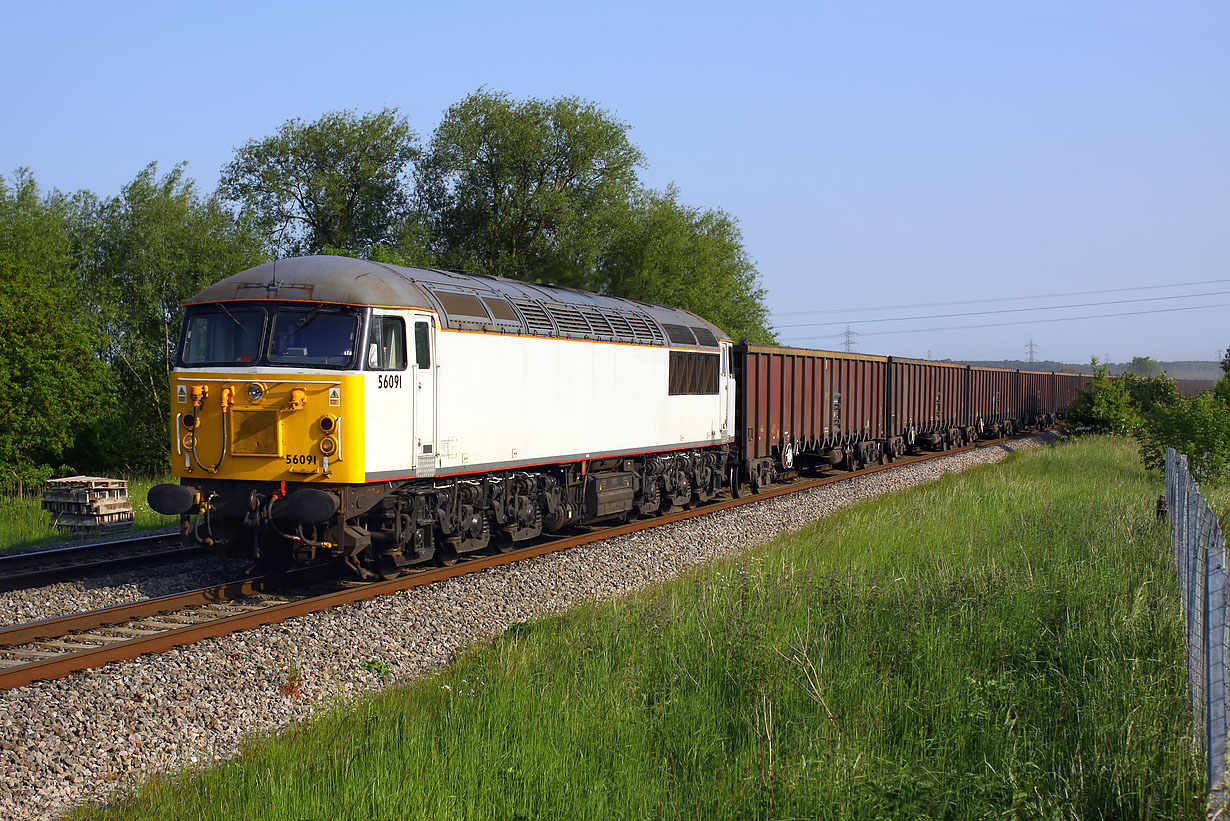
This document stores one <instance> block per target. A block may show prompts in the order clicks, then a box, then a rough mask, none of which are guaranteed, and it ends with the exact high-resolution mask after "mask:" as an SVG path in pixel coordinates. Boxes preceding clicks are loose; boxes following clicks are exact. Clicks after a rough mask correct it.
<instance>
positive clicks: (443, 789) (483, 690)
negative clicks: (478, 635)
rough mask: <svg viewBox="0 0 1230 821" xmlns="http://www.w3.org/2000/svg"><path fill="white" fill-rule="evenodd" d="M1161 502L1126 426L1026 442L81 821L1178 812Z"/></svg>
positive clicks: (1176, 687) (166, 782) (555, 621)
mask: <svg viewBox="0 0 1230 821" xmlns="http://www.w3.org/2000/svg"><path fill="white" fill-rule="evenodd" d="M1156 496H1157V488H1156V487H1155V485H1154V484H1152V483H1151V482H1150V481H1149V480H1148V479H1147V478H1146V477H1145V475H1144V473H1143V471H1142V470H1141V469H1140V468H1139V467H1138V462H1137V459H1136V454H1135V452H1134V448H1133V446H1132V445H1131V443H1130V442H1124V441H1120V440H1109V439H1090V440H1084V441H1081V442H1079V443H1077V444H1074V445H1070V446H1065V447H1062V448H1055V449H1045V450H1040V451H1035V452H1030V453H1027V454H1022V455H1020V456H1019V457H1016V458H1013V459H1010V460H1009V461H1008V462H1006V463H1005V464H1003V465H1002V466H997V467H988V468H983V469H977V470H973V471H970V472H967V473H965V474H962V475H959V476H949V477H946V478H944V479H943V480H941V481H939V482H937V483H935V484H932V485H928V486H925V487H920V488H916V489H913V490H910V491H906V492H903V493H899V494H897V495H894V496H890V497H884V498H881V499H878V500H875V501H872V502H869V503H865V504H861V505H858V506H856V507H853V508H850V509H847V510H845V511H843V512H841V513H839V514H837V515H834V516H832V517H830V518H828V519H826V520H824V521H822V522H819V523H818V524H816V525H814V526H812V527H810V528H808V529H806V530H805V531H803V532H801V533H798V534H795V535H792V536H787V537H784V538H782V539H779V540H778V541H776V542H775V543H773V544H771V545H769V546H766V547H764V548H762V549H759V550H757V551H756V552H755V553H754V554H753V555H750V556H747V557H745V558H743V559H741V560H738V561H732V562H728V563H725V564H722V565H719V566H716V567H713V568H710V569H707V570H705V571H704V572H699V573H695V574H693V575H690V576H688V577H686V578H683V579H681V580H678V581H676V582H674V583H671V584H669V585H667V586H665V587H663V588H661V589H658V590H654V591H650V592H648V593H645V594H642V595H639V596H636V597H631V598H627V599H623V600H619V601H614V602H608V603H601V604H592V605H587V606H583V607H580V608H578V609H576V610H574V611H572V612H570V613H568V614H566V615H564V616H561V617H553V618H547V619H543V620H540V621H535V622H532V623H529V624H526V625H518V626H517V627H515V628H514V629H512V630H509V631H508V632H507V633H505V634H504V635H503V636H502V637H500V638H499V639H498V640H497V641H496V642H495V643H494V644H493V645H491V646H486V647H482V648H479V649H476V650H474V651H473V652H471V653H469V654H468V655H466V656H465V657H463V658H462V659H461V660H460V661H458V662H457V663H456V664H454V665H452V666H451V667H450V668H448V669H447V670H445V671H443V672H442V673H440V674H439V675H438V676H435V677H432V678H430V679H428V680H425V681H422V682H419V683H417V684H413V685H409V686H405V687H400V688H396V689H392V690H390V691H387V692H385V693H383V694H380V695H378V696H375V697H372V698H369V699H366V700H363V701H362V702H360V703H358V704H357V705H351V706H348V707H339V708H335V709H333V710H331V711H328V712H327V714H326V715H325V716H324V717H323V718H321V719H319V720H317V721H316V722H314V723H313V724H312V725H310V726H304V727H297V728H295V729H293V730H290V731H288V732H286V733H283V734H282V735H280V736H278V737H276V738H274V739H271V740H265V741H253V742H251V743H249V744H247V745H246V746H245V747H244V748H243V751H242V754H241V755H240V756H239V757H238V758H237V759H235V760H233V761H231V762H229V763H226V764H224V765H222V766H220V767H217V768H214V769H209V770H204V771H200V772H195V773H185V774H182V775H180V776H176V777H167V778H156V779H154V780H152V781H150V782H149V783H147V784H146V785H145V786H144V787H143V788H142V789H141V790H140V791H139V792H137V793H135V794H133V795H131V796H128V797H127V798H125V799H123V800H121V801H119V802H117V803H116V804H114V805H113V806H111V807H109V808H106V809H105V810H104V809H99V808H91V809H88V810H86V811H84V812H83V813H81V815H82V817H85V816H88V817H108V818H125V819H127V818H155V817H157V818H239V817H253V818H285V819H297V818H346V819H361V818H363V819H365V818H409V817H423V818H457V819H462V818H466V819H468V818H677V817H685V818H703V819H708V818H832V819H868V818H1045V819H1096V818H1115V819H1123V818H1158V819H1177V818H1200V817H1203V803H1202V797H1201V767H1200V762H1199V760H1198V757H1197V755H1196V753H1194V752H1193V749H1192V745H1191V743H1190V741H1189V736H1188V732H1189V722H1190V715H1189V712H1188V710H1187V709H1186V707H1185V695H1184V688H1185V678H1184V663H1183V659H1182V652H1183V651H1182V647H1183V636H1182V624H1181V621H1180V616H1179V609H1178V604H1177V601H1178V599H1177V595H1176V593H1175V581H1174V578H1173V575H1172V572H1171V570H1170V567H1169V562H1168V557H1169V550H1168V547H1167V544H1166V530H1165V528H1163V527H1160V526H1158V525H1157V524H1156V523H1155V522H1154V518H1153V516H1154V511H1153V503H1154V501H1155V499H1156ZM395 629H397V628H396V626H395V625H390V630H395ZM305 674H307V675H310V671H305Z"/></svg>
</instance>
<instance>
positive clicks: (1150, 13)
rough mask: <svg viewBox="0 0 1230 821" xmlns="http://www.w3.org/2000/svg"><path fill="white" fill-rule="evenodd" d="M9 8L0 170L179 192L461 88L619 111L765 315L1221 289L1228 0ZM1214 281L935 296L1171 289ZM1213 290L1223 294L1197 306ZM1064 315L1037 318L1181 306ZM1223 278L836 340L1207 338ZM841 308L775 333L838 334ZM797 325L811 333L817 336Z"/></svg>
mask: <svg viewBox="0 0 1230 821" xmlns="http://www.w3.org/2000/svg"><path fill="white" fill-rule="evenodd" d="M445 6H446V4H442V3H431V4H428V3H418V4H415V3H397V2H352V3H346V4H341V3H338V4H332V3H310V2H296V3H281V2H278V3H260V2H255V3H230V2H210V3H199V4H195V3H194V4H178V3H165V2H160V3H123V2H120V3H107V4H103V3H86V2H76V3H70V2H47V3H41V4H36V3H25V2H21V3H18V2H13V0H9V2H7V3H5V4H4V11H3V20H4V22H5V37H4V41H5V42H4V48H3V50H0V89H2V91H0V103H2V107H0V111H2V112H3V114H2V116H3V120H4V125H3V128H0V172H3V173H5V174H8V173H11V172H12V171H13V170H14V169H16V168H18V167H21V166H28V167H29V168H30V169H31V170H32V171H33V172H34V174H35V177H36V178H37V179H38V181H39V182H40V183H41V184H42V185H43V186H44V187H45V188H52V187H55V188H59V189H61V190H63V191H72V190H77V189H81V188H86V189H90V190H92V191H94V192H96V193H98V194H100V195H103V196H107V195H113V194H116V193H118V192H119V190H120V188H121V187H122V186H123V185H124V184H125V183H126V182H127V181H129V180H130V179H132V177H133V176H134V175H135V174H136V173H137V172H138V171H139V170H140V169H141V168H143V167H144V166H145V165H146V164H147V163H149V162H150V161H153V160H157V161H158V162H159V164H160V166H161V167H162V168H164V169H168V168H170V166H171V165H172V164H174V163H176V162H181V161H186V162H187V163H188V173H189V174H190V175H191V176H192V177H194V178H195V179H196V180H197V181H198V182H199V184H200V185H201V187H202V188H203V189H204V190H207V191H208V190H212V189H213V187H214V186H215V185H216V183H217V176H218V170H219V169H220V168H221V166H222V165H223V164H224V163H225V162H227V161H228V160H229V159H230V158H231V156H232V153H233V151H234V149H235V148H236V147H237V146H239V145H241V144H243V143H244V142H246V141H247V140H249V139H254V138H260V137H263V136H265V135H268V134H270V133H272V132H273V131H274V130H275V129H276V128H277V127H278V126H279V125H280V124H281V123H282V122H284V121H285V120H287V119H290V118H292V117H300V118H304V119H308V120H310V119H314V118H316V117H318V116H319V115H320V114H322V113H323V112H325V111H330V110H337V109H343V108H346V109H357V110H359V111H361V112H362V111H371V110H377V109H380V108H382V107H384V106H390V107H396V108H398V109H400V110H401V112H402V113H404V114H405V115H407V116H408V117H409V118H410V120H411V122H412V124H413V125H414V126H415V127H416V129H417V130H418V131H419V133H420V134H421V135H424V136H426V135H429V134H430V132H431V130H432V129H433V128H434V126H435V125H436V123H437V122H438V120H439V118H440V115H441V113H442V112H443V110H444V109H445V108H446V107H447V106H448V105H449V104H451V103H453V102H455V101H457V100H459V99H461V98H462V97H463V96H465V95H466V94H468V93H469V92H472V91H474V90H475V89H477V88H478V87H480V86H487V87H489V88H491V89H497V90H503V91H507V92H509V93H510V94H512V95H514V96H516V97H525V96H536V97H543V98H550V97H555V96H561V95H578V96H581V97H584V98H587V99H590V100H594V101H596V102H598V103H600V104H601V105H602V106H604V107H605V108H607V109H609V110H610V111H612V112H613V113H615V114H616V115H617V116H618V117H620V118H621V119H623V120H625V121H626V122H628V123H629V124H631V125H632V132H631V135H632V139H633V140H634V141H635V142H636V143H637V144H638V145H639V146H640V147H641V149H642V150H643V151H644V152H645V154H646V156H647V157H648V159H649V163H650V164H649V167H648V168H646V169H645V170H644V171H643V174H642V179H643V180H644V182H645V183H646V184H648V185H650V186H652V187H654V188H662V187H665V186H666V185H667V184H669V183H671V182H674V183H676V184H677V185H678V186H679V188H680V190H681V192H682V196H683V199H684V200H685V201H687V202H689V203H691V204H694V205H701V206H706V207H715V208H722V209H725V210H726V211H728V212H729V213H731V214H733V215H734V216H735V217H737V218H738V219H739V221H740V223H741V225H742V228H743V233H744V238H745V241H746V245H747V248H748V251H749V252H750V254H751V255H752V257H753V258H754V259H755V260H756V262H757V265H758V267H759V270H760V272H761V275H762V278H763V283H764V286H765V288H766V289H767V290H768V293H769V297H768V302H769V306H770V308H771V309H772V311H773V312H774V315H775V319H776V324H778V325H779V326H783V325H787V324H794V323H799V322H808V321H815V322H834V321H844V320H845V319H857V318H867V317H869V316H878V317H882V318H883V317H899V316H902V315H905V314H907V313H910V312H907V311H904V310H889V311H880V312H878V313H875V314H825V315H819V314H816V315H809V316H791V317H787V316H783V315H782V314H784V313H785V312H797V311H804V310H825V309H832V308H851V307H863V306H884V305H905V304H911V305H912V304H917V303H935V302H950V301H958V300H970V299H986V298H997V297H1013V296H1018V295H1022V294H1029V293H1066V292H1073V291H1092V290H1106V289H1116V288H1129V287H1140V286H1152V285H1165V284H1168V283H1177V282H1192V281H1201V280H1215V279H1227V280H1230V164H1228V163H1227V152H1228V151H1230V71H1228V69H1230V3H1225V2H1207V3H1184V2H1166V3H1162V2H1158V3H1152V4H1144V3H1133V2H1078V3H1073V2H967V3H917V2H891V3H798V4H794V3H760V4H746V3H740V4H731V3H724V2H705V3H695V4H693V3H672V2H649V3H645V2H640V0H636V1H635V2H624V3H618V4H615V3H612V4H608V5H606V6H603V7H601V8H599V7H598V6H597V5H596V4H594V5H586V4H579V3H575V2H572V3H534V2H523V3H508V2H498V3H478V2H471V3H465V4H459V5H457V6H453V7H448V8H446V7H445ZM1216 291H1227V292H1230V282H1222V283H1215V284H1211V285H1205V286H1199V287H1192V288H1186V289H1165V290H1147V291H1128V292H1122V293H1111V294H1103V295H1096V296H1085V297H1064V298H1058V299H1053V300H1032V301H1008V302H997V303H984V304H977V305H965V306H951V307H947V308H931V309H921V310H918V311H914V312H913V313H921V314H939V313H952V312H963V311H976V310H1003V309H1005V308H1017V307H1032V306H1039V305H1054V304H1070V303H1074V302H1093V301H1107V300H1120V299H1147V298H1150V297H1156V296H1161V295H1172V294H1177V293H1209V292H1216ZM1222 303H1225V305H1222ZM1199 304H1206V305H1215V306H1220V307H1210V308H1206V309H1204V310H1197V311H1182V312H1172V313H1159V314H1145V315H1137V316H1125V317H1118V318H1108V319H1100V320H1096V321H1092V322H1087V323H1077V322H1055V323H1048V324H1034V325H1019V326H1013V325H1006V324H1004V323H1007V322H1013V321H1020V320H1023V319H1030V318H1040V317H1053V316H1060V315H1083V314H1092V313H1100V312H1101V313H1111V312H1128V311H1141V310H1154V309H1157V308H1170V307H1182V306H1187V305H1199ZM1226 306H1230V293H1226V294H1218V295H1211V296H1202V297H1193V298H1190V299H1187V300H1166V301H1158V302H1135V303H1130V304H1121V305H1107V306H1098V307H1085V308H1075V309H1071V310H1069V311H1068V312H1066V313H1065V312H1056V311H1050V312H1046V311H1039V312H1033V313H1022V314H985V315H979V316H971V317H962V318H939V319H931V320H923V321H919V322H917V323H915V324H914V326H913V327H944V326H950V325H973V324H989V325H992V326H993V327H986V328H975V329H966V330H937V331H930V332H926V333H912V334H900V335H884V336H872V335H870V334H871V333H872V332H874V331H879V330H887V329H891V328H897V327H911V326H909V325H902V324H901V323H882V324H878V325H857V324H856V325H854V326H853V327H854V330H856V331H862V332H863V333H864V334H865V335H864V336H862V337H860V338H859V339H858V340H857V343H856V344H857V349H858V350H862V351H867V352H876V353H894V354H900V355H919V356H923V355H926V354H927V353H928V352H930V353H931V354H932V355H933V356H935V357H937V358H938V357H953V358H986V359H1001V358H1014V357H1022V356H1024V355H1025V350H1026V343H1027V342H1028V341H1029V340H1030V339H1033V340H1034V341H1035V343H1036V344H1037V355H1038V357H1039V358H1043V357H1045V358H1057V359H1064V360H1069V361H1081V360H1087V359H1088V357H1089V355H1090V354H1097V355H1099V356H1101V355H1102V354H1104V353H1105V354H1109V355H1110V357H1111V358H1112V359H1113V360H1116V361H1120V360H1124V359H1127V358H1130V357H1131V356H1133V355H1150V356H1153V357H1155V358H1158V359H1187V358H1191V359H1212V358H1213V355H1214V352H1215V351H1217V350H1219V349H1221V350H1224V349H1225V347H1226V346H1227V345H1230V307H1226ZM842 330H844V326H817V327H810V328H780V329H779V335H780V336H781V337H782V338H783V339H784V340H785V341H788V342H797V343H798V344H804V345H809V346H815V347H829V348H837V347H840V346H841V345H842V344H843V343H842V340H841V339H840V338H831V337H829V338H825V336H826V335H831V334H834V333H837V332H840V331H842ZM810 337H820V338H815V339H812V338H810Z"/></svg>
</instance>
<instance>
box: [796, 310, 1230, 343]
mask: <svg viewBox="0 0 1230 821" xmlns="http://www.w3.org/2000/svg"><path fill="white" fill-rule="evenodd" d="M1227 306H1230V302H1217V303H1213V304H1211V305H1188V306H1185V307H1183V308H1153V309H1151V310H1148V311H1122V312H1119V313H1113V314H1089V315H1088V316H1061V317H1053V318H1051V319H1019V320H1017V321H1015V322H985V323H982V324H978V325H944V326H941V327H937V328H907V329H903V330H899V331H869V332H865V333H862V334H860V336H889V335H892V334H917V333H927V332H930V331H961V330H966V329H969V328H1002V327H1004V326H1005V325H1040V324H1042V323H1044V322H1077V321H1085V320H1088V319H1110V318H1112V317H1116V316H1141V315H1143V314H1169V313H1174V312H1176V311H1201V310H1204V309H1206V308H1225V307H1227ZM841 336H845V334H844V333H836V334H823V335H821V336H793V337H790V339H793V340H795V341H799V342H805V341H808V340H812V339H834V338H836V337H841Z"/></svg>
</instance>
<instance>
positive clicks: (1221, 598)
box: [1166, 448, 1230, 789]
mask: <svg viewBox="0 0 1230 821" xmlns="http://www.w3.org/2000/svg"><path fill="white" fill-rule="evenodd" d="M1166 509H1167V511H1168V512H1169V514H1170V535H1171V543H1172V545H1173V548H1174V564H1175V570H1176V571H1177V572H1178V574H1179V585H1180V590H1181V591H1182V594H1183V611H1184V614H1185V615H1186V617H1187V618H1186V623H1187V693H1188V696H1189V697H1190V698H1191V703H1192V714H1193V730H1194V733H1195V737H1196V738H1195V741H1196V743H1197V744H1199V745H1200V749H1201V751H1203V752H1204V753H1205V754H1206V758H1207V761H1208V787H1209V789H1212V788H1213V787H1214V786H1215V785H1217V784H1219V783H1221V782H1222V781H1223V780H1224V779H1225V775H1226V672H1227V671H1226V662H1227V659H1228V658H1230V656H1228V654H1227V641H1228V638H1230V637H1228V636H1227V630H1226V541H1225V539H1224V538H1223V537H1222V532H1221V525H1220V524H1219V523H1218V521H1217V516H1216V514H1214V513H1213V509H1212V508H1210V507H1209V503H1208V502H1207V501H1206V500H1205V498H1204V496H1203V495H1201V493H1200V486H1199V485H1197V484H1196V480H1195V479H1193V478H1192V475H1191V474H1190V473H1189V472H1188V470H1187V457H1186V456H1184V455H1183V454H1181V453H1176V452H1175V451H1174V450H1173V449H1171V448H1167V449H1166Z"/></svg>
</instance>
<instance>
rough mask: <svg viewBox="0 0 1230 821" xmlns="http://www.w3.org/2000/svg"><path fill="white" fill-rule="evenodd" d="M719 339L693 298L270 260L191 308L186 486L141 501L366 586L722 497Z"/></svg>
mask: <svg viewBox="0 0 1230 821" xmlns="http://www.w3.org/2000/svg"><path fill="white" fill-rule="evenodd" d="M731 351H732V343H731V340H730V339H729V337H727V336H726V335H725V334H724V333H723V332H722V331H721V330H720V329H719V328H718V327H717V326H715V325H713V324H711V323H709V322H707V321H705V320H703V319H701V318H700V317H698V316H695V315H693V314H690V313H687V312H686V311H680V310H676V309H674V308H668V307H665V306H661V305H651V304H646V303H640V302H634V301H630V300H624V299H617V298H614V297H608V296H601V295H598V294H592V293H587V292H583V291H577V290H570V289H566V288H557V287H551V286H545V285H535V284H530V283H525V282H519V281H515V280H509V279H501V278H496V277H488V276H471V275H466V274H461V273H455V272H451V271H439V270H425V269H417V268H401V267H396V266H391V265H383V264H380V263H376V262H370V261H364V260H355V259H347V258H342V257H331V256H316V257H302V258H297V259H289V260H279V261H277V262H272V263H268V264H265V265H261V266H259V267H256V268H253V269H251V270H248V271H244V272H242V273H239V274H236V275H234V276H231V277H228V278H226V279H224V280H222V281H220V282H218V283H217V284H215V285H213V286H211V287H209V288H206V289H205V290H204V291H202V292H201V293H199V294H197V295H196V296H195V297H194V298H193V299H192V300H191V301H190V302H189V303H188V305H187V306H186V311H185V317H184V323H183V328H182V331H181V334H180V338H179V344H178V347H177V354H176V357H177V360H176V364H175V368H174V370H173V372H172V375H171V409H172V421H171V427H172V438H173V442H172V462H173V468H174V473H175V475H177V476H178V477H179V478H180V482H181V483H180V484H178V485H172V484H167V485H159V486H156V487H155V488H153V489H152V490H151V491H150V495H149V502H150V505H151V506H152V507H153V508H154V509H155V510H158V511H160V512H162V513H166V514H172V515H181V516H182V517H183V521H184V527H185V532H186V533H187V534H188V535H189V536H190V537H191V538H194V539H196V540H198V541H200V542H202V543H205V544H218V545H226V546H227V548H228V550H230V551H231V552H235V553H240V554H244V555H250V556H252V557H254V558H255V559H257V560H258V561H259V562H260V563H261V564H262V565H264V566H266V567H269V568H280V567H284V566H286V565H287V564H289V563H290V562H292V561H298V560H311V559H315V558H318V557H321V556H332V557H336V558H338V559H340V560H341V561H342V562H344V563H345V564H346V565H347V566H348V567H349V568H350V571H351V572H352V573H353V574H355V575H357V576H359V577H361V578H371V577H373V576H382V577H389V576H392V575H396V574H398V573H400V572H401V571H402V569H403V568H405V567H407V566H410V565H412V564H416V563H421V562H427V561H435V562H437V563H448V562H452V561H456V559H457V558H458V557H459V556H461V555H463V554H465V553H470V552H473V551H476V550H485V549H495V550H503V549H510V548H512V547H513V546H514V545H516V544H517V543H518V542H522V541H524V540H526V539H531V538H534V537H536V536H539V535H540V534H542V533H544V532H548V533H549V532H553V531H558V530H561V529H563V528H565V527H568V526H569V525H575V524H579V523H583V522H593V521H599V520H603V519H610V518H616V517H624V518H626V517H627V516H629V515H642V514H646V515H647V514H654V513H658V512H661V511H667V510H671V509H673V508H679V507H681V506H683V505H687V504H691V503H693V502H696V501H705V500H708V499H711V498H712V497H713V496H715V495H716V494H717V493H718V492H719V491H721V489H722V488H723V487H724V486H726V485H727V484H729V481H728V479H727V477H726V473H727V470H728V465H729V455H730V452H731V449H730V445H731V443H732V441H733V438H734V432H733V421H734V411H735V404H734V403H735V386H734V379H733V376H732V373H731V361H732V353H731Z"/></svg>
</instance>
